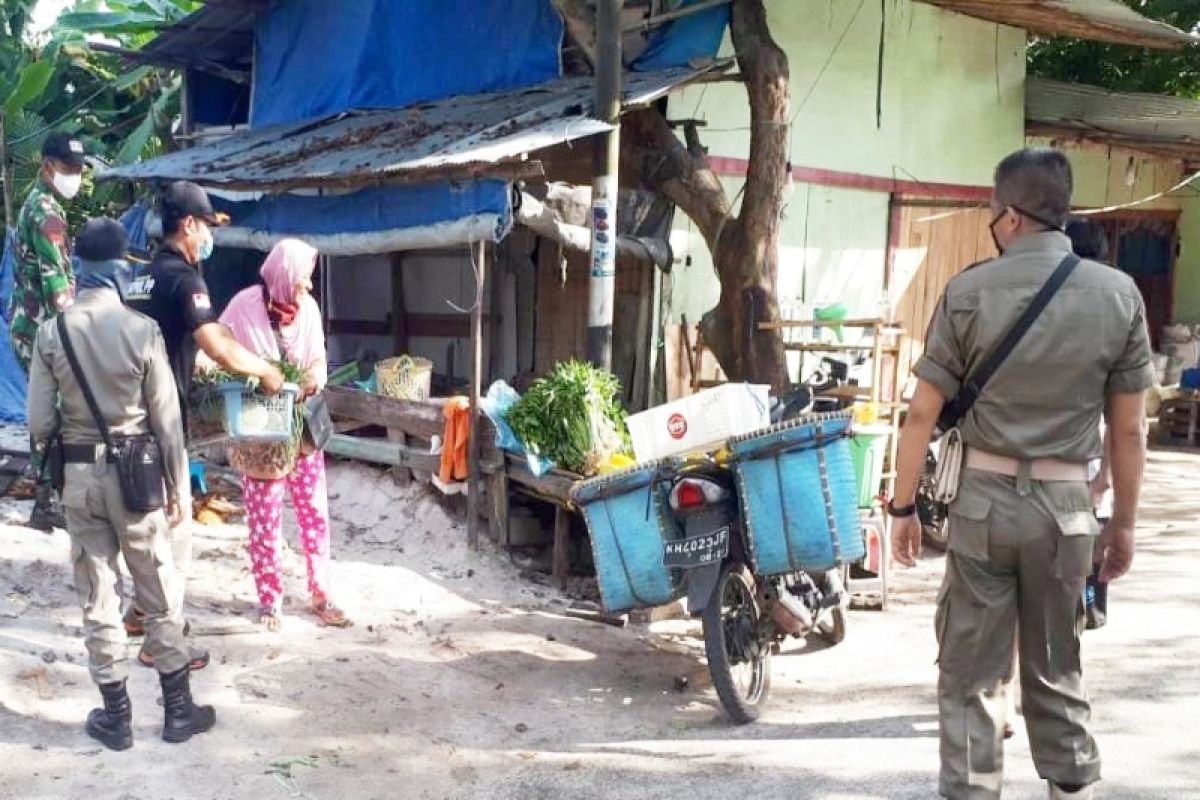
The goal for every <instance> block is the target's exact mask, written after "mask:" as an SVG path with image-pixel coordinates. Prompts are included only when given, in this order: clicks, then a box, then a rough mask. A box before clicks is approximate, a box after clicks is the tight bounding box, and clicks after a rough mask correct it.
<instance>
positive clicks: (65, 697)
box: [0, 435, 1200, 800]
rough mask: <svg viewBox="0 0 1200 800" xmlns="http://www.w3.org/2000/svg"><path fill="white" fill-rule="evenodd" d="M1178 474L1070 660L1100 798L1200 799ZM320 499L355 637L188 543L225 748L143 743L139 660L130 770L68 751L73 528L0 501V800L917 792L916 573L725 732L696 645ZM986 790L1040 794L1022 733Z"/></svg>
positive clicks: (337, 479) (1194, 593)
mask: <svg viewBox="0 0 1200 800" xmlns="http://www.w3.org/2000/svg"><path fill="white" fill-rule="evenodd" d="M2 438H3V435H0V439H2ZM1198 476H1200V458H1197V457H1195V456H1184V455H1172V454H1157V455H1155V456H1154V459H1153V463H1152V466H1151V470H1150V482H1149V488H1148V491H1147V497H1146V512H1145V525H1144V529H1143V531H1142V534H1141V535H1142V541H1141V550H1140V552H1139V556H1138V562H1137V565H1136V573H1135V574H1134V575H1133V576H1132V577H1131V578H1129V579H1128V580H1127V581H1125V582H1123V583H1122V584H1120V585H1119V586H1117V587H1115V588H1114V590H1113V598H1112V601H1111V602H1112V615H1113V619H1112V622H1111V623H1110V625H1109V627H1108V628H1106V629H1104V630H1102V631H1098V632H1095V633H1089V634H1088V635H1087V638H1086V640H1085V651H1086V653H1085V657H1086V658H1087V669H1088V674H1089V677H1090V684H1091V689H1092V693H1093V695H1094V699H1095V703H1096V728H1097V732H1098V734H1099V736H1100V741H1101V746H1102V749H1103V752H1104V755H1105V758H1106V767H1105V774H1106V777H1107V778H1108V780H1107V782H1106V783H1105V791H1104V795H1103V796H1106V797H1113V798H1146V799H1150V798H1154V799H1155V800H1160V799H1165V798H1200V736H1198V735H1197V734H1196V730H1197V727H1196V719H1198V718H1200V672H1198V671H1197V669H1196V665H1197V663H1200V630H1198V628H1197V625H1196V622H1195V620H1196V608H1197V605H1198V601H1200V582H1197V581H1196V580H1195V575H1196V574H1197V572H1198V571H1200V539H1198V538H1197V537H1196V527H1197V522H1198V521H1200V493H1198V492H1197V491H1196V486H1197V477H1198ZM331 483H332V485H331V496H332V497H333V507H334V509H335V512H334V513H335V517H336V523H337V524H336V534H335V549H334V555H335V559H336V563H335V577H336V581H337V587H338V590H339V599H340V601H341V603H342V605H344V606H345V608H346V609H347V611H348V612H349V613H350V614H351V615H352V616H353V617H354V618H355V619H356V620H357V622H358V625H357V626H356V627H354V628H352V629H350V630H345V631H340V630H329V629H322V628H319V627H317V626H316V625H315V623H314V621H313V619H312V617H310V616H309V615H307V614H306V613H304V610H303V597H304V595H303V590H304V580H303V577H302V576H303V565H302V562H301V560H300V559H299V558H298V557H297V556H295V554H291V555H289V565H290V567H289V571H290V573H291V577H290V578H289V585H288V588H289V592H290V596H291V597H292V599H293V602H294V605H293V606H292V607H290V608H289V612H290V616H289V617H288V618H287V623H288V624H287V627H286V628H285V630H284V632H282V633H281V634H268V633H265V632H261V631H259V630H258V629H257V628H256V627H255V626H254V625H253V623H252V620H253V617H254V609H255V601H254V593H253V582H252V579H251V577H250V574H249V571H248V569H247V563H248V562H247V556H246V553H245V544H244V540H245V533H244V529H242V528H240V527H237V526H230V527H221V528H200V529H199V530H198V532H197V538H196V550H197V555H198V559H197V570H196V575H195V577H194V578H193V581H192V583H191V600H190V607H189V616H190V617H191V618H192V620H193V624H194V626H195V627H196V628H197V630H198V631H200V632H202V633H209V634H212V633H215V632H223V633H224V635H205V636H199V637H197V642H199V643H201V644H203V645H204V646H207V647H208V648H209V649H211V651H212V653H213V656H214V663H213V665H212V666H210V667H209V668H208V669H207V670H204V671H203V672H200V673H198V674H196V676H195V679H194V683H193V686H194V690H195V693H196V695H197V696H198V697H199V698H200V699H202V700H203V701H205V702H209V703H212V704H214V705H215V706H216V707H217V713H218V715H219V721H218V727H217V728H216V729H215V730H214V731H212V732H211V733H209V734H207V735H205V736H202V737H198V738H196V739H194V740H193V741H192V742H191V743H189V744H186V745H182V746H171V745H166V744H164V743H163V742H161V740H160V739H159V728H160V726H161V722H162V719H161V709H160V708H159V707H158V705H157V698H158V688H157V682H156V679H155V676H154V674H153V673H152V672H151V671H149V670H145V669H142V668H139V667H137V666H134V667H132V676H131V679H130V687H131V693H132V696H133V701H134V714H135V721H134V724H135V737H136V744H135V746H134V748H133V749H132V750H130V751H128V752H125V753H111V752H108V751H106V750H103V749H102V748H100V747H99V746H98V745H96V744H95V743H94V742H92V741H91V740H90V739H88V738H87V736H86V735H85V734H84V733H83V730H82V720H83V718H84V716H85V715H86V713H87V711H88V709H89V708H91V707H92V706H93V705H94V704H95V702H96V700H97V695H96V692H95V689H94V687H93V686H92V685H91V682H90V680H89V678H88V674H87V671H86V668H85V667H84V658H85V655H84V650H83V645H82V642H81V640H80V627H79V625H80V619H79V611H78V609H77V607H76V606H75V598H74V593H73V590H72V589H71V587H70V576H69V574H68V571H67V568H66V557H67V553H68V549H69V548H68V540H67V536H66V534H64V533H61V532H60V533H56V534H53V535H46V534H42V533H37V532H33V531H30V530H27V529H25V528H23V527H20V525H19V524H20V522H21V520H23V519H25V518H26V516H27V514H28V507H27V506H25V505H21V504H13V503H11V502H9V503H7V504H5V505H0V523H5V524H3V526H2V527H0V539H2V541H3V550H2V551H0V552H2V553H3V556H2V557H0V798H21V799H22V800H33V799H34V798H121V799H122V800H124V799H125V798H129V799H130V800H132V799H133V798H139V799H140V798H153V799H154V800H171V798H178V799H179V800H183V799H184V798H188V799H191V798H221V799H224V798H276V797H278V798H289V797H305V798H521V800H534V799H536V798H556V799H558V798H662V797H669V796H672V795H680V796H689V797H693V798H697V799H698V800H706V799H707V798H722V800H724V798H727V797H730V796H734V797H737V796H746V797H749V796H753V797H757V798H781V799H782V798H788V800H796V799H797V798H823V799H828V800H907V799H909V798H911V799H912V800H917V798H921V800H926V799H927V798H932V797H935V796H936V769H937V738H936V729H937V720H936V715H935V702H934V681H935V677H936V676H935V668H934V666H933V660H934V655H935V652H934V644H933V636H932V613H933V609H932V598H933V593H934V590H935V589H936V585H937V582H938V580H939V578H940V572H941V560H940V559H939V558H937V557H936V556H933V555H930V556H928V557H927V558H926V559H925V560H924V561H923V562H922V564H921V565H920V566H919V567H918V568H917V569H915V570H910V571H905V572H902V573H900V574H899V575H898V576H897V577H896V580H895V583H896V586H897V590H896V594H895V598H894V603H893V605H892V607H891V609H890V610H889V611H888V612H886V613H880V612H871V611H861V612H854V613H853V614H852V619H851V629H850V634H849V637H848V639H847V641H846V642H845V643H844V644H843V645H841V646H839V647H836V648H832V649H813V650H811V651H806V650H805V649H804V648H803V647H802V646H798V649H794V650H790V651H785V654H784V655H783V656H781V657H779V658H776V659H775V668H774V677H775V689H774V694H773V696H772V699H771V703H770V707H769V710H768V712H767V713H766V714H765V715H764V718H763V719H762V720H761V721H760V722H759V723H758V724H756V725H754V726H750V727H746V728H734V727H731V726H730V725H729V724H728V723H727V722H726V721H725V719H724V717H723V716H722V714H721V713H720V711H719V708H718V706H717V704H716V700H715V696H714V695H713V693H712V691H711V686H710V683H709V681H708V678H707V674H706V671H705V667H704V664H703V661H702V659H701V657H700V650H699V642H698V640H697V639H696V637H695V633H696V629H695V627H694V626H692V625H690V624H689V623H680V622H673V623H662V624H660V625H657V626H655V627H654V629H646V628H639V627H632V628H627V629H624V630H618V629H615V628H610V627H606V626H602V625H598V624H595V623H590V622H583V621H579V620H575V619H570V618H566V617H564V616H563V615H562V613H561V612H562V610H563V602H564V601H563V600H562V599H561V598H559V597H557V596H556V595H555V594H554V593H553V592H551V591H550V590H548V589H546V588H544V587H539V586H537V585H534V584H531V583H529V582H527V581H524V580H522V579H521V578H520V577H519V574H518V571H517V570H516V569H515V568H514V567H513V566H512V565H511V564H510V563H509V562H508V561H507V559H505V558H504V557H503V556H502V555H498V554H494V553H481V554H471V553H468V552H467V551H466V549H465V547H464V546H463V541H464V539H465V531H464V530H463V529H462V528H461V526H460V525H459V524H458V523H457V522H456V521H455V517H454V516H453V515H452V514H448V513H447V512H445V511H444V510H443V509H442V507H441V506H440V505H439V504H438V503H437V502H436V501H435V500H433V499H432V498H431V497H430V496H429V495H427V494H425V493H424V492H423V491H422V490H419V489H411V490H400V489H397V488H396V487H395V486H394V485H393V483H392V481H391V479H390V478H389V477H388V476H386V475H385V474H383V473H379V472H376V471H373V470H370V469H368V468H365V467H361V466H351V465H339V466H338V467H336V468H335V469H334V470H333V472H332V476H331ZM681 677H686V678H688V687H687V688H686V689H685V690H684V691H682V692H680V691H676V688H675V687H676V683H677V679H678V678H681ZM1005 796H1006V797H1009V798H1030V799H1032V798H1042V797H1044V796H1045V790H1044V788H1043V787H1042V785H1041V784H1040V783H1039V782H1038V781H1037V778H1036V775H1035V774H1034V772H1033V769H1032V766H1031V765H1030V761H1029V755H1028V745H1027V742H1026V740H1025V737H1024V734H1023V732H1019V733H1018V735H1017V738H1016V739H1014V740H1013V742H1012V744H1011V746H1010V748H1009V765H1008V784H1007V789H1006V794H1005Z"/></svg>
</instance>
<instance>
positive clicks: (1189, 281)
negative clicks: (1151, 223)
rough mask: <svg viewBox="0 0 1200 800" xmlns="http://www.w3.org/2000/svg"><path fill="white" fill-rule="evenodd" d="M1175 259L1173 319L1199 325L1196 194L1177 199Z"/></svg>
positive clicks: (1199, 200)
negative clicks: (1177, 243)
mask: <svg viewBox="0 0 1200 800" xmlns="http://www.w3.org/2000/svg"><path fill="white" fill-rule="evenodd" d="M1179 205H1180V207H1181V208H1182V209H1183V216H1181V217H1180V218H1179V260H1178V261H1177V262H1175V319H1174V321H1175V322H1186V323H1188V324H1190V325H1198V324H1200V194H1196V193H1194V190H1192V189H1189V190H1185V193H1184V195H1183V197H1182V198H1181V200H1180V204H1179Z"/></svg>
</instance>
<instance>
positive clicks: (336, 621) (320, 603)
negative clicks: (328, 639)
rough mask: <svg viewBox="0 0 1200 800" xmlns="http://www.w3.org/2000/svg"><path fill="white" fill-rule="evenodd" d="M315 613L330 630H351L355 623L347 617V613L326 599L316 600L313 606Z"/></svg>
mask: <svg viewBox="0 0 1200 800" xmlns="http://www.w3.org/2000/svg"><path fill="white" fill-rule="evenodd" d="M312 610H313V613H314V614H316V615H317V617H318V618H319V619H320V620H321V624H322V625H326V626H328V627H330V628H349V627H350V626H351V625H353V624H354V623H353V622H351V621H350V618H349V617H347V616H346V612H345V611H342V610H341V609H340V608H338V607H337V606H335V605H334V604H333V602H332V601H330V600H327V599H325V598H315V599H314V600H313V604H312Z"/></svg>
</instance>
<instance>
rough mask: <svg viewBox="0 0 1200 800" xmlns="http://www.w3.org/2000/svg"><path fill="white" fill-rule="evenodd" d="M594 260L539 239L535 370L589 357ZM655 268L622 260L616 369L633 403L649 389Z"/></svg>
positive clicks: (642, 399) (616, 311) (616, 321)
mask: <svg viewBox="0 0 1200 800" xmlns="http://www.w3.org/2000/svg"><path fill="white" fill-rule="evenodd" d="M564 259H565V270H566V273H565V280H564V273H563V270H564ZM589 263H590V257H589V255H588V254H587V253H581V252H578V251H572V250H566V249H565V248H563V247H562V246H561V245H559V244H557V243H556V242H552V241H550V240H549V239H545V238H542V239H540V241H539V245H538V254H537V320H536V323H535V326H536V328H535V329H536V344H535V346H534V373H535V375H538V376H540V375H544V374H546V373H547V372H549V371H550V370H551V369H553V368H554V366H555V365H556V364H558V363H559V362H561V361H566V360H568V359H572V358H576V359H582V358H584V357H585V356H586V353H587V312H588V265H589ZM654 269H656V268H655V267H654V265H653V264H650V263H649V262H643V261H638V260H636V259H632V258H627V257H619V258H618V259H617V286H616V298H615V305H614V313H613V373H614V374H615V375H616V376H617V377H618V378H619V379H620V380H621V385H622V386H623V387H624V388H625V389H626V392H627V404H630V405H631V407H634V408H641V407H644V405H645V403H646V399H647V397H648V393H649V386H648V381H647V380H646V375H645V373H646V372H647V365H646V360H647V359H648V358H649V354H650V341H651V328H652V327H653V323H652V319H653V308H652V307H651V305H652V302H653V293H654V286H653V280H654V272H653V270H654ZM631 395H632V396H631Z"/></svg>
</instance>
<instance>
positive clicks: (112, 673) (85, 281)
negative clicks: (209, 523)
mask: <svg viewBox="0 0 1200 800" xmlns="http://www.w3.org/2000/svg"><path fill="white" fill-rule="evenodd" d="M125 250H126V236H125V231H124V229H123V228H122V227H121V226H120V224H118V223H117V222H114V221H113V220H108V219H95V220H91V221H89V222H88V223H87V225H85V226H84V228H83V230H82V231H81V232H80V234H79V239H78V255H79V258H80V262H79V287H80V293H79V298H78V301H77V302H76V303H75V305H74V306H72V307H71V308H70V309H69V310H67V311H66V312H64V314H63V317H62V319H63V323H64V324H65V326H66V332H67V336H68V337H69V340H70V344H71V346H72V348H73V350H74V352H75V354H76V358H77V361H78V366H79V369H80V371H81V372H82V374H83V376H84V378H85V379H86V382H87V384H88V385H89V387H90V389H91V392H92V395H93V397H94V400H95V404H96V406H97V409H98V416H99V417H100V418H101V419H102V420H103V421H104V423H105V425H106V426H107V427H108V430H109V432H110V436H111V439H112V440H113V441H114V443H118V446H119V443H120V442H122V441H124V440H127V439H128V437H132V436H144V435H147V434H152V435H153V436H154V437H155V439H157V443H158V446H159V448H160V451H161V455H162V464H163V478H164V483H165V489H166V497H167V508H166V513H164V512H163V511H161V510H160V511H155V512H152V513H149V514H145V513H137V512H134V511H131V510H129V509H128V508H127V506H126V502H125V498H124V496H123V493H122V486H121V481H120V479H119V477H118V473H117V470H116V468H115V466H114V465H113V464H111V463H109V459H108V456H109V454H108V453H107V448H106V447H105V445H104V444H103V442H104V438H105V437H104V434H103V433H102V432H101V430H100V427H99V425H98V424H97V422H96V417H95V416H93V414H92V412H91V410H90V408H89V405H88V401H87V398H86V396H85V393H84V390H83V389H82V388H81V386H80V382H79V381H78V380H77V379H76V377H75V373H74V372H73V370H72V365H71V361H70V359H69V357H68V355H67V350H66V349H65V346H64V342H63V339H62V338H61V336H60V332H59V328H58V324H57V323H56V322H46V323H44V324H43V325H42V327H41V328H40V329H39V330H38V335H37V339H36V343H35V348H34V357H33V361H32V364H31V371H30V377H29V401H28V402H29V409H28V412H29V426H30V430H31V431H32V432H33V435H34V436H35V437H36V438H37V440H38V441H39V442H42V443H45V442H46V441H47V440H48V439H49V438H50V437H51V436H52V435H53V433H54V431H55V430H56V429H58V427H59V424H60V423H61V440H62V447H63V456H64V461H65V462H66V466H65V481H64V489H63V497H64V505H65V507H66V514H67V531H68V532H69V533H70V535H71V542H72V558H73V561H74V569H75V586H76V590H77V591H78V593H79V602H80V605H81V606H82V607H83V622H84V636H85V639H86V643H87V649H88V655H89V665H90V668H91V674H92V679H93V680H95V682H96V683H97V684H98V685H99V687H100V694H101V696H102V697H103V700H104V707H103V708H101V709H96V710H94V711H92V713H91V714H90V715H89V716H88V720H87V732H88V734H89V735H90V736H92V737H93V738H95V739H97V740H99V741H100V742H101V743H103V744H104V745H105V746H106V747H109V748H111V749H113V750H124V749H126V748H128V747H130V746H132V744H133V734H132V730H131V724H130V723H131V719H132V711H131V708H130V703H129V695H128V694H127V693H126V690H125V680H126V663H127V654H126V640H125V632H124V630H123V629H122V627H121V600H120V597H119V596H118V594H117V589H116V587H117V585H118V583H119V581H120V574H119V572H118V566H117V557H118V555H124V557H125V563H126V565H127V566H128V568H129V572H130V573H131V574H132V576H133V583H134V591H135V592H136V594H137V601H138V605H139V606H140V607H141V608H142V609H143V610H144V611H145V613H146V627H147V644H146V646H147V648H148V649H149V650H150V651H151V652H152V653H153V654H154V658H155V665H156V666H157V667H158V671H159V675H160V680H161V683H162V692H163V706H164V708H165V725H164V728H163V739H165V740H166V741H168V742H183V741H186V740H188V739H189V738H191V737H192V736H193V735H194V734H197V733H203V732H205V731H207V730H209V729H210V728H212V726H213V724H214V722H215V720H216V715H215V713H214V712H213V709H212V708H211V707H209V706H196V705H194V704H193V702H192V696H191V690H190V683H189V675H190V671H189V669H188V655H187V652H186V650H187V647H186V643H185V641H184V637H183V630H182V627H181V624H180V622H179V616H178V614H177V613H176V609H175V608H173V603H174V602H175V601H176V598H178V596H179V593H178V591H177V589H176V586H175V584H176V582H177V581H178V578H177V577H176V574H175V569H174V566H173V564H172V561H171V558H170V556H169V543H168V541H167V534H168V530H169V526H170V525H178V524H179V523H180V522H181V521H182V520H183V519H184V515H185V513H186V510H187V509H188V506H189V503H190V498H189V492H190V487H189V485H188V469H187V453H186V450H185V449H184V435H183V423H182V421H181V420H180V418H179V403H178V400H177V399H176V390H175V381H174V379H173V377H172V375H171V369H170V364H169V363H168V361H167V354H166V349H165V348H164V346H163V341H162V336H161V334H160V333H159V331H158V327H157V326H156V325H155V324H154V322H153V321H152V320H150V319H147V318H146V317H144V316H142V315H140V314H138V313H136V312H134V311H131V310H129V309H128V308H126V307H125V305H124V304H123V302H122V292H123V287H124V283H125V281H126V280H127V279H128V272H129V267H128V263H127V262H126V260H125Z"/></svg>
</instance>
